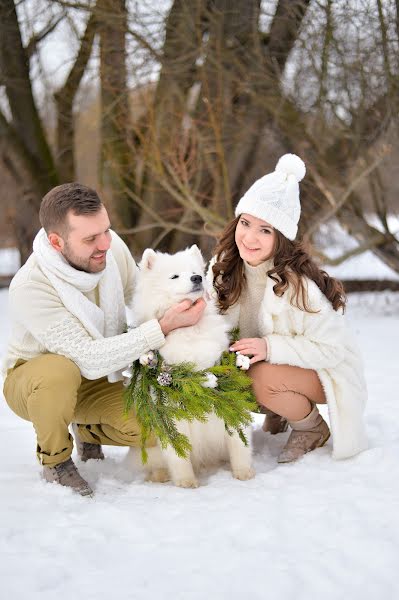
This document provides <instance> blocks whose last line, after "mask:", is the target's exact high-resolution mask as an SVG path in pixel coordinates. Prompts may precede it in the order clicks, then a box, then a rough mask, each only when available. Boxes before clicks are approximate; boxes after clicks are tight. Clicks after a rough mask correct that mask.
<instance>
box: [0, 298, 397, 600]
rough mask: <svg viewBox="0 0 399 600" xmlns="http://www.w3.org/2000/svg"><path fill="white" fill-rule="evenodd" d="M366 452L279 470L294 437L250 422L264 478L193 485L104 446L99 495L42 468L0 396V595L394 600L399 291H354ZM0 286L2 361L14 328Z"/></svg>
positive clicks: (95, 477) (220, 475) (318, 455)
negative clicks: (86, 494) (160, 479)
mask: <svg viewBox="0 0 399 600" xmlns="http://www.w3.org/2000/svg"><path fill="white" fill-rule="evenodd" d="M348 320H349V322H350V324H351V326H352V328H353V329H354V331H355V333H356V335H357V337H358V341H359V344H360V347H361V349H362V353H363V356H364V361H365V367H366V374H367V381H368V387H369V396H370V397H369V403H368V407H367V413H366V419H367V427H368V434H369V439H370V448H369V449H368V450H367V451H366V452H364V453H362V454H361V455H359V456H357V457H355V458H353V459H350V460H346V461H340V462H335V461H333V460H332V459H331V455H330V452H331V446H330V445H327V446H326V447H325V448H321V449H319V450H317V451H315V452H313V453H311V454H310V455H308V456H306V457H305V458H304V459H303V460H302V461H300V462H298V463H297V464H292V465H277V463H276V455H277V453H278V451H279V449H280V448H281V446H282V445H283V444H284V441H285V439H286V437H287V434H280V435H278V436H274V437H271V436H270V435H269V434H264V433H263V432H262V431H261V429H260V427H259V425H260V424H259V422H257V423H256V424H255V426H254V445H255V467H256V470H257V476H256V478H255V479H253V480H252V481H249V482H240V481H236V480H234V479H232V477H231V475H230V472H229V470H228V468H227V467H224V468H222V469H220V470H218V471H215V472H211V473H204V474H203V475H202V477H201V484H202V485H201V487H200V488H199V489H197V490H182V489H177V488H175V487H173V486H172V485H171V484H154V483H145V482H144V481H143V477H142V475H141V474H140V473H139V472H136V473H131V472H129V471H128V470H127V468H126V467H125V466H124V464H123V458H124V455H125V453H126V451H125V450H124V449H119V448H113V447H106V448H105V452H106V459H105V461H104V462H103V463H100V464H92V463H91V464H90V463H89V464H82V463H80V462H79V460H78V459H77V458H76V457H75V459H76V462H77V464H78V466H79V469H80V471H81V473H82V475H83V476H84V477H86V478H87V480H88V481H89V482H90V484H91V485H92V486H93V487H94V489H95V492H96V495H95V498H94V499H87V498H86V499H85V498H81V497H79V496H76V495H74V494H73V493H71V492H70V491H69V490H67V489H65V488H61V487H58V486H56V485H51V484H46V483H44V482H43V481H42V480H41V479H40V477H39V470H40V467H39V465H38V464H37V463H36V459H35V437H34V433H33V430H32V426H31V424H30V423H27V422H24V421H22V420H21V419H19V418H18V417H16V416H15V415H14V414H13V413H12V412H11V411H10V410H9V409H8V407H7V405H6V403H5V402H4V400H3V399H0V490H1V492H0V596H1V597H2V598H12V600H25V599H29V600H39V599H40V600H55V599H58V600H64V599H66V598H71V597H74V598H81V599H84V600H109V598H119V599H121V600H130V599H139V600H152V599H156V600H164V599H165V600H166V599H169V598H172V599H173V600H183V599H184V600H187V599H188V600H204V599H206V598H208V599H211V600H213V599H215V600H224V599H226V600H227V599H229V600H242V599H243V598H246V597H248V598H251V599H252V600H258V599H259V600H261V599H262V600H263V599H266V598H273V597H275V598H277V599H278V600H292V599H295V600H305V599H306V600H314V599H316V598H323V600H338V599H340V598H343V597H347V598H350V599H351V600H377V598H378V599H379V598H383V599H384V600H396V599H397V598H399V577H398V575H397V571H396V569H397V561H398V555H399V427H398V421H397V420H396V417H397V416H398V389H399V369H398V366H399V365H398V348H397V344H398V338H399V294H394V293H379V294H377V293H376V294H363V295H360V294H358V295H352V296H351V298H350V304H349V309H348ZM8 327H9V324H8V319H7V290H0V332H1V336H0V356H2V355H3V353H4V349H5V344H6V337H7V332H8Z"/></svg>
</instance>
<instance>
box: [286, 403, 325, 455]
mask: <svg viewBox="0 0 399 600" xmlns="http://www.w3.org/2000/svg"><path fill="white" fill-rule="evenodd" d="M288 423H289V425H290V426H291V427H292V432H291V435H290V437H289V438H288V441H287V443H286V445H285V446H284V448H283V449H282V451H281V453H280V455H279V457H278V459H277V462H279V463H288V462H293V461H294V460H298V458H301V457H302V456H303V455H304V454H307V452H311V451H312V450H314V449H315V448H321V446H324V444H325V443H326V441H327V440H328V438H329V437H330V430H329V428H328V425H327V423H326V422H325V421H324V419H323V417H322V416H321V414H320V413H319V411H318V409H317V406H316V405H314V406H313V408H312V410H311V412H310V414H309V415H308V416H307V417H305V418H304V419H301V420H300V421H288Z"/></svg>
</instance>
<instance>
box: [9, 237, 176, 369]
mask: <svg viewBox="0 0 399 600" xmlns="http://www.w3.org/2000/svg"><path fill="white" fill-rule="evenodd" d="M111 248H112V253H113V255H114V258H115V261H116V263H117V267H118V270H119V273H120V276H121V281H122V287H123V293H124V300H125V305H127V306H129V305H130V303H131V300H132V294H133V288H134V283H135V275H136V271H137V266H136V264H135V262H134V260H133V258H132V256H131V254H130V252H129V250H128V248H127V246H126V245H125V243H124V242H123V241H122V240H121V239H120V238H119V237H118V236H117V235H116V234H113V238H112V245H111ZM86 296H87V298H89V300H92V301H94V302H95V299H96V298H95V294H93V292H91V293H89V294H87V295H86ZM9 304H10V314H11V336H10V340H9V344H8V350H7V354H6V358H5V362H4V364H3V375H5V374H6V372H7V369H10V368H12V367H13V366H14V365H15V363H16V361H17V360H18V359H23V360H29V359H31V358H34V357H35V356H37V355H39V354H43V353H46V352H51V353H54V354H60V355H62V356H66V357H67V358H69V359H71V360H72V361H73V362H74V363H76V365H77V366H78V367H79V369H80V371H81V373H82V375H83V376H84V377H86V378H87V379H98V378H100V377H105V376H107V375H109V374H110V373H113V372H114V371H118V370H119V369H122V368H124V367H125V366H126V365H128V364H130V363H131V362H132V361H134V360H136V359H137V358H138V357H139V356H140V355H141V354H143V353H144V352H148V351H149V350H151V349H157V348H160V347H161V346H162V344H163V343H164V340H165V338H164V335H163V333H162V330H161V327H160V325H159V323H158V321H157V320H155V319H153V320H151V321H148V322H146V323H143V324H142V325H140V327H137V328H135V329H132V330H131V331H129V332H128V333H122V332H120V334H119V335H115V336H113V337H108V338H101V339H93V338H92V337H91V336H90V334H89V333H88V332H87V330H86V329H85V328H84V326H83V324H82V323H81V322H80V321H79V320H78V319H77V318H76V317H75V316H74V315H72V314H71V313H70V312H69V311H68V310H67V309H66V308H65V306H64V305H63V303H62V302H61V300H60V298H59V295H58V294H57V292H56V290H55V289H54V287H53V286H52V285H51V283H50V281H49V280H48V279H47V277H46V276H45V275H44V274H43V272H42V271H41V269H40V267H39V265H38V263H37V260H36V258H35V255H34V254H32V255H31V256H30V257H29V259H28V260H27V262H26V263H25V265H24V266H23V267H22V268H21V269H20V270H19V271H18V273H17V274H16V275H15V277H14V278H13V280H12V282H11V285H10V289H9ZM115 310H116V309H115Z"/></svg>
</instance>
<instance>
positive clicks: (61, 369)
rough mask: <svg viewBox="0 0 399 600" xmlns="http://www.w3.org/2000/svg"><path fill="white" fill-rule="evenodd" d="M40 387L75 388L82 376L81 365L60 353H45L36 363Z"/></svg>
mask: <svg viewBox="0 0 399 600" xmlns="http://www.w3.org/2000/svg"><path fill="white" fill-rule="evenodd" d="M36 374H37V375H38V381H39V382H40V383H39V387H46V388H52V389H54V388H58V389H69V390H75V391H77V389H78V388H79V387H80V384H81V382H82V376H81V374H80V370H79V367H78V366H77V365H76V364H75V363H74V362H73V361H72V360H70V359H69V358H66V357H65V356H60V355H58V354H45V355H43V358H42V360H41V361H40V362H38V364H37V365H36Z"/></svg>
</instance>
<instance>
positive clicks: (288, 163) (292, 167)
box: [276, 154, 306, 182]
mask: <svg viewBox="0 0 399 600" xmlns="http://www.w3.org/2000/svg"><path fill="white" fill-rule="evenodd" d="M276 171H278V172H280V173H285V174H286V175H293V176H294V177H295V179H296V180H297V181H298V182H299V181H301V180H302V179H303V178H304V177H305V173H306V167H305V163H304V162H303V160H302V159H301V158H299V156H297V155H296V154H284V156H282V157H281V158H280V160H279V161H278V163H277V165H276Z"/></svg>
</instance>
